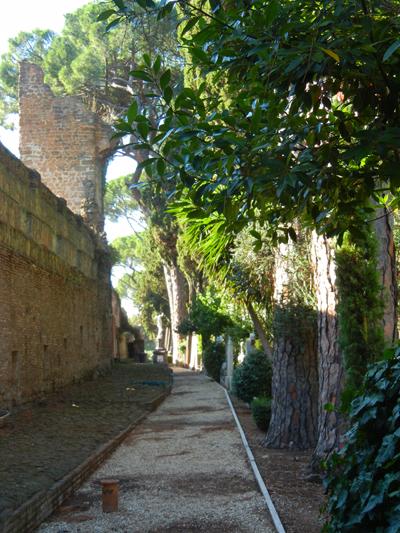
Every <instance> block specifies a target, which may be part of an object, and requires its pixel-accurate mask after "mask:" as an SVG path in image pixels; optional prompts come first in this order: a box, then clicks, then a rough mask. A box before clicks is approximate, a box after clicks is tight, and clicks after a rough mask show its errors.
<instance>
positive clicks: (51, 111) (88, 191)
mask: <svg viewBox="0 0 400 533" xmlns="http://www.w3.org/2000/svg"><path fill="white" fill-rule="evenodd" d="M19 106H20V154H21V160H22V161H23V163H25V165H27V166H28V167H31V168H34V169H35V170H37V171H38V172H39V173H40V174H41V176H42V181H43V183H44V184H45V185H47V187H48V188H49V189H50V190H51V191H52V192H53V193H54V194H56V195H57V196H61V197H62V198H64V199H65V200H66V201H67V205H68V207H69V208H70V209H71V211H73V212H74V213H77V214H80V215H82V217H83V218H84V220H85V222H87V224H88V225H89V226H91V227H92V228H93V229H95V230H96V231H98V232H102V231H103V228H104V213H103V193H104V173H105V168H106V161H107V157H108V156H109V155H110V153H111V143H110V136H111V130H110V128H109V127H107V126H105V125H104V124H103V123H102V122H101V120H100V118H99V117H98V116H97V115H96V114H95V113H93V112H91V111H89V110H88V109H87V108H86V107H85V106H84V104H83V102H82V101H81V100H80V98H79V97H75V96H63V97H58V96H54V94H53V93H52V91H51V89H50V87H49V86H48V85H46V84H45V83H44V81H43V71H42V69H41V68H40V67H39V66H37V65H33V64H31V63H28V62H27V61H23V62H21V65H20V78H19Z"/></svg>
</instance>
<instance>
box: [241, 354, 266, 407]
mask: <svg viewBox="0 0 400 533" xmlns="http://www.w3.org/2000/svg"><path fill="white" fill-rule="evenodd" d="M271 381H272V367H271V363H270V361H269V359H268V358H267V356H266V355H265V353H264V352H262V351H261V350H257V351H255V352H253V353H250V354H249V355H246V357H245V358H244V361H243V363H242V364H240V365H239V366H237V367H236V368H235V370H234V372H233V380H232V385H233V391H234V393H235V394H236V396H237V397H238V398H240V399H241V400H243V401H244V402H247V403H250V402H251V401H252V400H253V398H255V397H258V396H267V397H269V396H271Z"/></svg>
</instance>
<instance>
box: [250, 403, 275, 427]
mask: <svg viewBox="0 0 400 533" xmlns="http://www.w3.org/2000/svg"><path fill="white" fill-rule="evenodd" d="M250 407H251V414H252V415H253V419H254V422H255V423H256V424H257V427H258V428H259V429H261V430H262V431H267V429H268V426H269V421H270V420H271V398H265V397H260V398H254V400H253V401H252V402H251V404H250Z"/></svg>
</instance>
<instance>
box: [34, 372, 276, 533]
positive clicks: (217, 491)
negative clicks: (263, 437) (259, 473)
mask: <svg viewBox="0 0 400 533" xmlns="http://www.w3.org/2000/svg"><path fill="white" fill-rule="evenodd" d="M174 372H175V383H174V387H173V391H172V394H171V395H170V396H169V397H168V398H167V399H166V400H165V402H164V403H163V404H162V405H161V406H160V407H159V408H158V409H157V411H155V412H154V413H152V414H151V415H149V417H148V418H147V419H146V420H145V421H144V422H143V423H142V424H140V425H139V426H138V427H137V428H136V429H134V430H133V431H132V432H131V434H130V435H129V436H128V437H127V439H126V440H125V441H124V442H123V443H122V445H121V446H120V447H119V448H118V449H117V450H116V451H115V452H114V454H113V455H112V456H111V458H110V459H109V460H108V461H107V462H106V463H104V464H103V466H102V467H100V469H98V470H97V471H96V472H95V473H94V474H93V475H92V476H91V478H90V479H89V480H88V482H87V483H86V484H84V485H83V487H82V488H81V489H80V490H79V491H78V492H77V493H76V494H75V496H74V497H72V498H71V500H70V501H67V502H66V504H65V505H64V506H63V507H62V508H61V509H60V510H59V512H58V513H56V514H55V515H53V517H52V518H51V519H50V520H49V521H48V522H47V523H45V524H43V525H42V526H41V528H40V529H39V531H40V532H41V533H56V532H57V533H59V532H60V531H62V532H63V533H64V532H65V533H75V532H76V533H77V532H80V533H85V532H86V533H89V532H90V533H94V532H96V533H102V532H104V533H106V532H109V531H114V532H120V533H122V532H129V533H134V532H140V533H167V532H171V533H172V532H173V533H179V532H181V533H183V532H185V533H191V532H195V531H196V532H208V533H221V532H222V531H223V532H224V533H240V532H251V533H272V531H274V528H273V526H272V524H271V521H270V518H269V515H268V512H267V510H266V508H265V503H264V500H263V498H262V496H261V494H260V492H259V491H258V487H257V485H256V482H255V480H254V476H253V473H252V470H251V468H250V466H249V463H248V461H247V459H246V454H245V451H244V448H243V444H242V442H241V439H240V435H239V432H238V430H237V427H236V425H235V422H234V420H233V417H232V414H231V411H230V409H229V406H228V404H227V401H226V398H225V394H224V391H223V389H222V388H221V387H220V386H219V385H218V384H216V383H215V382H213V381H211V380H210V379H209V378H207V377H205V376H204V375H202V374H195V373H193V372H190V371H188V370H183V369H176V370H175V371H174ZM105 478H115V479H117V480H118V481H119V487H120V489H119V490H120V498H119V511H118V512H116V513H109V514H106V513H102V510H101V485H100V482H101V480H103V479H105Z"/></svg>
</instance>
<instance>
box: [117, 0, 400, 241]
mask: <svg viewBox="0 0 400 533" xmlns="http://www.w3.org/2000/svg"><path fill="white" fill-rule="evenodd" d="M113 3H114V6H115V10H114V12H115V13H116V14H118V16H124V14H126V12H128V13H129V16H132V13H131V12H130V11H129V6H127V5H125V3H124V2H123V1H122V0H121V1H118V2H117V1H114V2H113ZM139 3H141V4H142V5H146V6H147V7H148V9H149V10H155V12H156V13H157V14H158V17H159V18H162V17H163V16H165V15H166V14H168V13H169V12H171V10H173V7H174V5H177V4H179V6H180V8H181V11H182V12H183V13H184V17H183V20H182V25H183V29H182V30H181V32H180V36H181V40H182V42H183V45H184V46H185V48H186V49H187V51H188V53H189V55H190V60H191V63H192V65H193V67H194V68H196V69H197V71H198V72H199V73H200V75H201V76H206V75H207V74H209V73H214V74H215V79H218V76H224V79H225V84H226V86H227V87H228V93H229V95H230V97H231V98H230V100H229V102H227V101H221V99H220V98H219V97H218V95H217V96H214V97H213V96H210V94H209V92H207V90H206V89H207V88H206V86H205V84H204V83H203V84H200V86H199V88H198V89H195V88H192V87H190V88H189V87H185V88H183V89H179V88H176V87H174V85H173V84H172V83H171V82H170V80H169V75H168V74H167V73H166V72H163V71H157V68H155V67H156V63H155V62H154V63H153V64H150V65H147V66H146V65H145V64H144V65H143V69H141V74H140V76H141V77H142V78H143V79H144V78H145V77H146V79H145V83H147V81H146V80H149V81H148V83H150V84H151V85H152V86H154V85H155V86H157V87H158V88H159V92H158V93H159V96H160V98H161V100H162V101H163V102H164V104H165V106H166V109H167V110H166V113H165V117H164V118H163V120H162V122H161V123H160V124H159V127H158V128H157V130H156V131H153V133H152V138H151V147H152V150H153V152H152V153H151V156H150V158H148V159H147V160H146V161H145V162H144V164H143V168H145V169H146V172H147V173H150V174H151V175H152V177H153V179H159V177H160V176H162V177H167V178H169V179H171V180H176V182H177V184H178V185H177V192H178V194H179V195H180V198H181V201H183V202H185V203H186V207H185V206H182V205H181V207H184V208H185V209H186V211H188V208H187V206H188V205H189V206H193V210H194V209H197V211H196V217H197V218H201V217H203V218H204V220H205V221H207V220H208V219H209V218H210V217H215V219H216V220H217V224H219V227H220V229H221V231H220V232H219V234H220V235H221V236H222V237H223V238H225V237H226V234H227V233H231V232H237V231H239V230H240V229H242V228H243V227H244V226H245V225H246V224H248V223H249V221H254V220H258V221H260V222H261V223H262V225H266V227H267V228H268V229H270V230H271V233H272V235H273V237H274V238H275V239H287V236H288V234H289V235H291V236H294V232H293V230H292V228H291V227H290V226H291V223H292V221H293V220H294V219H296V218H300V219H301V220H302V222H303V223H307V224H309V225H310V226H312V227H316V228H317V229H318V230H319V231H320V232H325V233H327V234H329V235H331V234H335V233H338V234H340V235H342V234H343V232H344V231H345V230H350V231H351V232H353V233H354V234H357V232H358V231H359V226H360V223H363V222H364V221H365V220H366V219H367V218H368V217H371V213H372V212H373V209H374V208H373V206H372V205H371V202H370V199H371V198H374V199H375V200H377V201H378V203H379V202H386V203H391V207H395V206H396V205H397V201H398V196H395V197H394V198H393V199H392V200H389V197H388V196H386V195H385V194H384V193H385V192H387V191H391V192H392V193H397V190H398V186H399V185H400V184H399V182H398V173H397V170H396V169H397V166H398V148H399V145H400V127H399V126H400V124H399V113H400V111H399V105H398V94H399V89H400V81H399V78H398V68H399V64H400V54H399V51H400V49H399V47H400V45H399V46H398V43H399V41H398V29H399V28H398V20H399V17H398V16H396V15H398V5H397V3H396V2H380V1H378V0H370V1H369V2H366V1H358V0H342V1H339V2H329V1H319V2H313V3H311V4H310V2H308V1H305V0H303V1H300V2H297V1H296V2H293V1H290V0H287V1H284V2H277V1H276V0H256V1H255V2H251V3H250V2H247V1H244V0H240V1H238V2H222V1H218V0H215V1H212V2H210V3H205V2H200V3H196V4H192V3H187V2H181V1H172V2H168V4H167V3H161V4H160V6H157V5H156V4H155V3H154V2H153V1H152V0H141V1H140V2H139ZM207 6H209V7H207ZM189 30H190V31H189ZM134 120H135V121H142V120H144V119H143V118H141V115H140V114H138V115H136V116H135V119H134ZM120 127H121V134H122V133H129V132H130V131H131V128H132V123H131V121H129V120H128V121H126V122H125V123H121V124H120ZM149 140H150V139H149V135H148V134H147V135H143V136H142V139H141V141H142V143H143V145H144V146H146V147H147V148H148V145H149ZM214 213H215V214H214ZM185 216H186V218H189V217H188V216H187V214H186V215H185ZM214 242H215V239H214Z"/></svg>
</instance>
